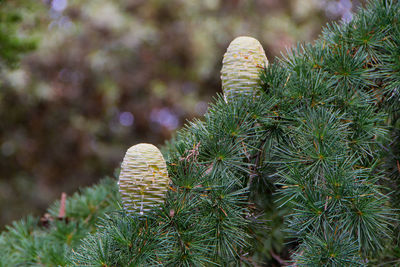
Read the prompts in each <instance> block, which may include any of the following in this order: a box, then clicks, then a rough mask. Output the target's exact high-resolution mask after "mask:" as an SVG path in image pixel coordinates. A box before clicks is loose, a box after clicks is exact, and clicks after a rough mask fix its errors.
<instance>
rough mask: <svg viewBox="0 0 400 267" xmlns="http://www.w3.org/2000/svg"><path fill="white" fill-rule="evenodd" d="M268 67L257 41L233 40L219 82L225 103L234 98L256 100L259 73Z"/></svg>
mask: <svg viewBox="0 0 400 267" xmlns="http://www.w3.org/2000/svg"><path fill="white" fill-rule="evenodd" d="M267 66H268V59H267V57H266V55H265V52H264V49H263V47H262V46H261V44H260V42H259V41H258V40H257V39H254V38H252V37H247V36H240V37H237V38H235V39H234V40H233V41H232V42H231V43H230V44H229V47H228V49H227V51H226V53H225V55H224V59H223V61H222V70H221V80H222V90H223V92H224V98H225V101H226V102H229V101H230V100H232V99H234V98H235V97H238V96H240V97H242V96H248V97H251V98H253V99H254V98H256V97H257V95H259V93H260V89H261V85H260V78H259V74H260V71H261V70H262V69H263V68H265V67H267Z"/></svg>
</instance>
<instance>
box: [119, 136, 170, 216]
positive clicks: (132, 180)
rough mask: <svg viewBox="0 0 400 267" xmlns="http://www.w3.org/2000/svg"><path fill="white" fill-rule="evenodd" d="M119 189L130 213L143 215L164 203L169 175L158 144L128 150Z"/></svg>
mask: <svg viewBox="0 0 400 267" xmlns="http://www.w3.org/2000/svg"><path fill="white" fill-rule="evenodd" d="M118 184H119V192H120V194H121V198H122V205H123V207H124V209H125V210H126V212H128V213H131V214H135V213H137V212H139V214H140V215H143V214H145V213H146V212H148V211H149V210H151V209H152V208H153V207H156V206H159V205H160V204H162V203H163V202H164V197H165V193H166V192H167V189H168V184H169V178H168V171H167V165H166V163H165V160H164V158H163V156H162V154H161V152H160V150H158V148H157V147H155V146H154V145H151V144H137V145H134V146H132V147H131V148H129V149H128V151H127V152H126V154H125V157H124V161H123V162H122V165H121V173H120V175H119V182H118Z"/></svg>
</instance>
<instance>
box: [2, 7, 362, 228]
mask: <svg viewBox="0 0 400 267" xmlns="http://www.w3.org/2000/svg"><path fill="white" fill-rule="evenodd" d="M362 3H363V2H362V1H361V0H360V1H350V0H202V1H187V0H118V1H116V0H44V1H28V0H9V1H6V0H0V68H1V70H0V75H1V76H0V87H1V88H0V211H1V212H0V229H1V228H3V227H4V225H5V224H8V223H10V222H11V221H12V220H15V219H18V218H20V217H22V216H23V215H26V214H34V215H38V216H40V215H41V214H43V212H44V211H45V209H46V208H47V206H48V205H49V203H51V202H52V201H54V200H55V199H58V198H59V197H60V195H61V193H62V192H66V193H67V194H69V195H71V194H72V193H73V192H75V191H76V190H77V189H78V188H79V187H82V186H87V185H90V184H92V183H94V182H96V181H98V180H99V179H101V178H102V177H104V176H107V175H108V176H111V175H113V173H114V169H115V168H117V167H119V165H120V162H121V161H122V158H123V156H124V153H125V151H126V149H127V148H129V147H130V146H132V145H134V144H136V143H139V142H148V143H154V144H157V145H161V144H163V142H164V141H165V140H166V139H168V138H170V137H171V135H173V133H174V132H175V131H176V129H178V128H180V127H181V126H182V125H183V124H184V123H185V121H186V120H188V119H191V118H193V117H198V116H201V115H202V114H204V113H205V111H206V110H207V103H208V102H209V101H211V100H212V97H213V96H215V95H216V93H218V92H221V86H220V78H219V75H220V69H221V61H222V57H223V54H224V52H225V50H226V48H227V47H228V45H229V43H230V41H231V40H232V39H233V38H235V37H236V36H238V35H250V36H252V37H255V38H257V39H258V40H259V41H260V42H261V43H262V45H263V46H264V49H265V50H266V53H267V57H268V58H269V60H270V62H273V61H274V57H275V56H279V54H280V53H281V52H283V53H284V52H285V51H286V48H289V47H290V46H292V45H294V44H295V43H296V42H304V41H312V40H314V39H316V38H317V37H318V35H319V34H320V32H321V28H322V26H323V25H324V24H325V23H326V22H329V21H334V20H341V19H343V20H346V21H348V20H351V18H352V12H353V11H355V10H356V9H357V7H358V6H360V5H361V4H362Z"/></svg>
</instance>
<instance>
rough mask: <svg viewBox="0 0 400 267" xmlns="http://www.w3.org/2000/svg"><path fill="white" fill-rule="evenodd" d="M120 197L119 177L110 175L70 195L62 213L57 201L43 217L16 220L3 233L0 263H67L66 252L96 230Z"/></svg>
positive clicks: (28, 264) (1, 264) (10, 264)
mask: <svg viewBox="0 0 400 267" xmlns="http://www.w3.org/2000/svg"><path fill="white" fill-rule="evenodd" d="M118 201H119V200H118V188H117V185H116V181H115V179H111V178H107V179H103V180H102V182H101V183H100V184H98V185H95V186H93V187H91V188H86V189H84V190H82V192H81V193H80V194H79V193H76V194H74V195H73V196H71V197H69V198H67V200H66V202H65V216H63V217H59V209H60V202H56V203H54V204H53V205H52V206H51V207H50V208H49V210H48V213H47V214H46V215H45V216H44V217H43V218H34V217H31V216H30V217H27V218H26V219H23V220H21V221H19V222H14V223H13V224H12V225H11V226H8V227H7V230H6V231H4V232H2V233H1V235H0V248H1V253H0V266H2V267H3V266H37V265H40V266H65V265H67V262H68V261H67V254H68V253H70V252H71V250H72V249H76V248H77V247H78V246H79V245H80V244H81V239H82V238H84V237H85V236H86V235H87V234H88V233H90V232H94V231H95V230H96V227H95V225H96V224H97V223H98V222H99V220H100V218H102V217H103V215H104V214H105V213H109V212H111V211H113V210H116V209H118V208H119V204H118Z"/></svg>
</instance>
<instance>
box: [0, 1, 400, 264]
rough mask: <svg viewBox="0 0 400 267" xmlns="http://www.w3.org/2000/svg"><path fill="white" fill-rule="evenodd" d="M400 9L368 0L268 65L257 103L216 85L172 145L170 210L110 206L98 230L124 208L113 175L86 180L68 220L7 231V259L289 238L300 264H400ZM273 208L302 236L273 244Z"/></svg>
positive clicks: (189, 256) (261, 259)
mask: <svg viewBox="0 0 400 267" xmlns="http://www.w3.org/2000/svg"><path fill="white" fill-rule="evenodd" d="M399 18H400V3H399V1H396V0H393V1H391V0H375V1H371V2H370V3H369V5H368V7H367V9H365V10H360V11H359V13H358V14H357V15H356V16H355V18H354V19H353V20H352V21H351V22H348V23H342V24H340V25H339V24H333V25H331V26H328V27H326V28H325V30H324V32H323V34H322V36H321V38H320V39H319V40H317V41H316V42H315V44H314V45H300V44H299V45H298V46H297V47H296V48H293V49H292V50H290V51H288V53H287V55H286V56H284V57H283V58H281V59H278V60H277V61H276V62H275V63H274V64H271V65H270V66H268V68H265V69H264V71H263V72H262V73H261V81H262V91H263V92H262V94H261V95H260V98H258V99H257V100H255V101H253V99H249V98H246V97H242V98H240V97H237V98H234V99H232V100H231V101H229V103H226V102H225V101H224V100H223V97H222V96H218V97H217V98H216V100H215V103H214V104H211V106H210V108H209V110H208V112H207V114H206V115H205V116H204V118H203V120H195V121H193V122H189V123H188V124H187V125H186V126H185V127H184V128H183V129H182V130H180V131H179V132H178V133H177V136H176V137H175V138H174V139H173V140H171V141H170V142H169V143H168V144H167V145H166V147H165V148H164V156H165V158H166V159H167V167H168V173H169V176H170V178H171V180H172V181H171V184H170V188H169V191H168V192H167V195H166V200H165V203H164V205H162V206H161V209H153V210H151V211H150V213H148V214H147V216H146V217H141V216H139V214H137V215H135V214H133V215H131V214H126V213H125V212H124V211H122V210H121V211H114V212H112V213H108V214H107V215H106V216H104V217H103V219H101V221H100V223H99V224H98V226H97V231H95V232H94V228H93V227H94V226H93V225H94V223H96V222H97V219H98V217H97V216H96V215H100V214H103V212H107V211H110V210H113V209H114V210H115V209H116V206H115V202H114V201H111V202H112V203H108V201H107V199H108V196H106V195H107V193H106V192H108V193H109V194H111V193H110V192H114V193H112V197H111V199H112V200H115V199H116V195H115V187H114V186H115V182H110V184H108V185H107V186H104V185H103V186H98V187H95V188H94V189H92V190H94V191H96V190H97V191H98V192H97V191H96V192H97V193H96V194H94V193H92V194H90V192H91V191H90V189H89V190H88V191H87V192H84V194H83V195H81V196H75V198H72V199H71V200H69V203H71V204H69V205H70V206H68V205H67V208H66V210H67V213H68V212H71V214H67V218H71V219H69V221H68V222H66V221H56V220H53V221H52V222H50V227H49V228H43V227H40V228H38V227H37V226H36V224H37V220H36V221H35V219H32V218H28V219H27V220H25V221H23V222H21V223H15V224H14V225H13V227H10V228H9V229H8V231H7V232H5V233H3V234H2V235H1V238H0V247H1V248H4V249H5V251H7V253H6V254H7V256H6V257H5V259H2V260H3V262H4V263H3V265H5V266H6V264H11V265H12V264H14V263H16V262H12V260H15V259H18V260H19V261H20V263H22V264H27V263H31V264H35V263H36V264H37V263H41V264H49V262H51V263H53V264H59V265H66V264H73V265H80V266H82V265H83V266H155V265H157V266H158V265H167V266H212V265H221V266H230V265H256V264H262V263H264V264H272V260H270V259H271V257H273V258H274V260H276V261H278V260H280V261H282V259H281V258H279V256H277V255H276V253H275V252H277V253H281V251H279V250H281V249H282V250H283V251H282V253H281V255H283V256H285V253H287V254H291V255H289V256H290V258H291V261H292V263H293V264H295V265H298V266H365V265H368V264H370V265H376V263H377V262H379V263H382V260H384V262H388V264H392V265H395V264H396V263H397V264H399V263H400V260H399V259H400V255H399V251H398V248H397V247H396V244H398V242H399V239H398V238H397V240H396V236H395V238H392V237H393V234H392V233H393V231H394V233H397V234H398V232H399V230H398V223H397V220H396V219H397V216H398V215H396V213H397V211H396V210H395V209H393V207H396V206H395V205H396V203H399V202H398V201H399V199H400V197H399V194H398V192H396V193H393V194H391V195H388V192H389V188H391V189H392V190H397V191H398V186H399V183H400V182H399V181H400V180H399V173H400V167H399V163H398V162H399V150H400V149H399V143H400V142H399V140H400V137H399V117H400V116H399V107H400V95H399V81H400V80H399V79H400V76H399V70H400V60H399V58H398V57H399V45H398V44H399V40H400V30H399V29H400V23H399ZM94 195H95V196H96V197H94ZM90 196H92V197H91V198H90ZM98 197H101V199H104V201H103V202H102V201H101V199H98V200H97V202H95V203H97V204H98V203H103V204H104V206H103V205H101V206H102V208H99V209H97V212H98V213H92V212H93V210H94V209H93V204H91V205H88V203H87V201H86V199H91V200H92V201H94V200H96V198H98ZM98 201H100V202H98ZM72 203H75V204H72ZM78 203H79V204H78ZM107 204H110V205H109V206H107ZM91 207H92V208H91ZM56 210H57V208H53V209H51V212H52V213H51V214H52V216H53V217H54V216H55V214H56V213H55V212H56ZM74 212H75V213H74ZM276 214H279V215H278V217H279V218H281V217H280V216H283V215H286V216H285V218H284V220H285V224H284V225H285V226H284V228H285V229H284V230H285V233H287V236H286V240H288V241H291V242H290V243H288V244H286V245H282V244H281V245H276V244H274V245H273V247H272V245H271V242H274V241H276V240H281V241H279V242H282V237H281V236H280V234H276V233H275V230H276V227H275V225H274V223H272V222H274V220H276V219H275V218H274V215H275V216H276ZM100 217H101V216H100ZM73 218H76V221H75V223H76V226H74V227H73V226H72V225H74V224H73V223H74V222H73ZM87 218H89V219H87ZM277 221H279V220H277ZM59 225H61V226H59ZM78 225H79V227H78ZM270 227H272V228H270ZM80 228H82V229H84V230H82V232H81V233H79V234H78V233H76V234H75V232H74V234H73V235H71V237H69V234H70V233H71V231H76V232H80V231H79V230H76V229H80ZM68 229H70V230H68ZM72 229H73V230H72ZM278 232H280V230H278ZM87 233H89V234H88V235H87ZM83 236H86V237H85V238H82V239H81V237H83ZM55 240H56V241H55ZM271 240H274V241H271ZM67 241H68V242H67ZM75 241H76V242H75ZM47 242H49V243H47ZM10 243H11V244H12V246H10V245H9V244H10ZM7 246H8V247H7ZM284 246H285V250H284V249H283V248H284ZM44 247H46V249H45V248H44ZM48 247H50V248H48ZM71 249H73V250H72V251H71ZM68 251H71V253H70V254H69V252H68ZM266 251H267V252H268V253H269V254H270V255H267V256H265V255H264V253H265V252H266ZM274 251H275V252H274ZM285 251H286V252H285ZM67 254H68V260H70V262H69V263H68V262H67V258H66V257H65V255H67ZM10 255H13V257H11V256H10ZM41 255H45V256H41ZM50 259H51V261H50ZM389 262H390V263H389ZM281 263H282V262H281ZM14 265H15V264H14Z"/></svg>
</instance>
